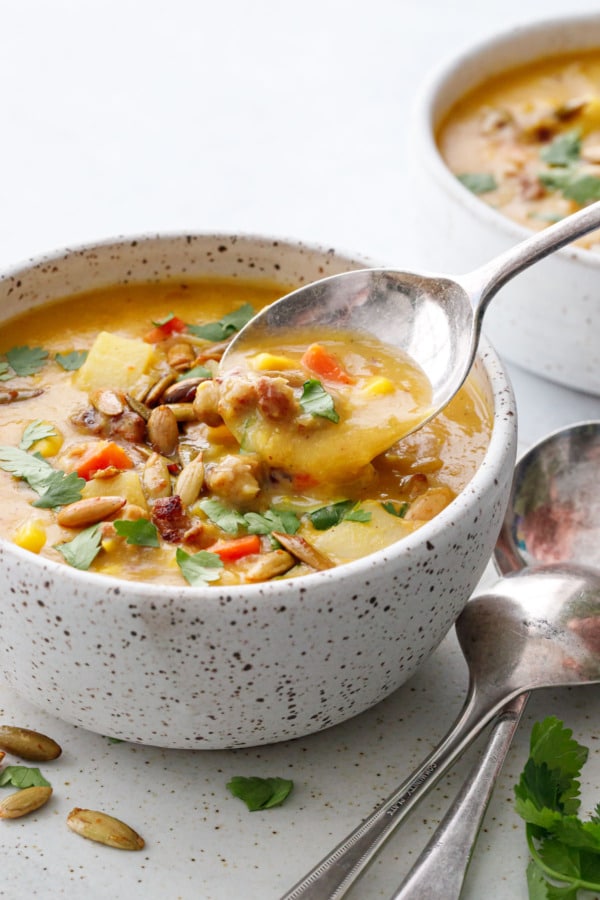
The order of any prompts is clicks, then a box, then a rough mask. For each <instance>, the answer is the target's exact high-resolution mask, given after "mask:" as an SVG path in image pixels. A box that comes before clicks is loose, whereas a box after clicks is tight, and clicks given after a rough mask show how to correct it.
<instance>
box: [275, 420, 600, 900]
mask: <svg viewBox="0 0 600 900" xmlns="http://www.w3.org/2000/svg"><path fill="white" fill-rule="evenodd" d="M599 428H600V426H599V425H597V424H594V423H591V424H589V425H586V426H579V427H578V429H576V430H574V443H573V444H571V450H569V444H568V442H566V443H565V444H564V446H563V450H562V451H561V452H562V454H563V465H562V472H563V474H564V473H565V471H566V470H568V465H569V459H570V458H571V457H570V454H571V452H574V447H575V446H577V447H578V450H577V454H578V456H577V457H576V458H577V459H578V458H580V457H584V458H585V460H586V465H590V464H593V459H594V456H595V454H596V452H597V448H598V446H600V435H599V434H598V430H599ZM575 435H576V437H577V440H575ZM558 445H560V441H558V439H557V446H558ZM584 448H585V450H584ZM559 456H560V454H559ZM542 459H543V457H542V455H541V454H540V455H539V456H537V455H536V454H534V453H533V452H532V453H530V454H528V455H527V457H526V458H525V459H524V460H523V461H522V462H521V464H520V466H519V467H517V477H516V478H515V487H514V488H513V496H512V497H511V506H510V507H509V509H510V510H513V516H511V515H510V512H509V514H507V520H506V522H505V525H504V529H503V537H504V539H505V540H504V541H502V540H501V541H500V543H499V549H498V551H497V554H499V558H500V559H503V557H502V555H501V554H507V558H508V559H510V558H511V554H514V553H516V552H517V550H519V551H520V552H522V553H527V554H529V556H528V557H527V561H528V562H530V561H531V560H532V559H533V558H535V557H534V556H533V555H532V554H533V553H534V547H537V550H536V551H535V552H537V553H539V554H542V553H543V551H542V549H541V547H542V545H545V544H544V540H545V537H546V536H547V534H546V532H545V531H544V525H543V523H544V522H547V521H548V520H549V518H551V517H552V516H554V518H555V519H556V522H557V527H561V526H560V520H561V517H562V516H563V515H564V516H567V515H571V520H572V521H573V522H575V512H574V510H573V505H572V500H573V498H571V499H569V493H570V490H569V489H566V490H563V484H564V478H561V477H558V476H557V480H556V481H555V480H554V477H555V474H556V473H558V472H559V471H560V466H558V465H557V462H556V456H555V455H553V454H552V453H550V452H549V453H548V455H547V458H546V462H547V465H546V466H544V465H543V463H542ZM573 464H574V465H577V463H576V462H575V460H573ZM536 470H537V471H538V472H540V473H541V474H540V476H539V483H538V485H537V486H536V485H535V483H534V478H533V476H532V474H531V473H532V472H535V471H536ZM519 473H520V474H521V475H523V478H522V481H521V480H519V477H518V475H519ZM544 479H545V480H544ZM567 480H568V479H567ZM522 483H524V484H525V485H526V487H525V488H523V493H515V492H516V491H518V490H519V487H518V485H520V484H522ZM594 488H595V485H590V486H589V493H590V494H592V495H593V491H594ZM571 489H572V485H571ZM598 494H600V490H599V491H598ZM526 497H528V498H529V499H527V500H526V499H525V498H526ZM521 501H522V502H521ZM550 502H552V503H553V504H554V505H553V506H552V513H550V512H549V508H550V507H549V504H550ZM569 510H571V511H572V514H571V513H570V512H569ZM584 518H585V517H582V520H583V519H584ZM536 521H538V522H540V525H539V527H538V529H537V531H536V530H535V528H534V524H535V522H536ZM551 545H552V544H551V542H550V543H549V544H548V546H549V547H550V546H551ZM548 552H550V551H548ZM540 558H542V559H544V556H543V555H542V556H541V557H540ZM501 565H502V563H501ZM506 565H508V564H507V563H506ZM509 568H510V567H509ZM512 568H513V571H512V572H511V574H508V575H507V576H506V577H504V578H502V579H501V580H500V581H499V582H498V583H497V584H496V585H495V586H494V587H493V588H492V590H490V591H488V592H486V593H484V594H482V595H481V596H479V597H477V598H475V599H474V600H472V601H471V602H470V603H468V604H467V606H466V607H465V610H464V611H463V613H462V614H461V615H460V617H459V619H458V621H457V626H456V630H457V634H458V638H459V642H460V644H461V648H462V650H463V653H464V656H465V659H466V661H467V664H468V667H469V675H470V685H469V693H468V696H467V700H466V702H465V705H464V707H463V710H462V712H461V714H460V715H459V717H458V719H457V721H456V722H455V724H454V726H453V727H452V729H451V730H450V732H449V733H448V734H447V736H446V737H445V738H444V739H443V740H442V741H441V743H440V744H439V745H438V746H437V747H436V748H435V750H434V751H433V752H432V753H431V755H430V756H429V757H428V758H427V759H426V760H425V762H424V763H423V764H422V765H421V767H420V768H419V769H418V770H417V771H416V772H415V773H414V774H413V775H412V776H411V777H410V778H409V779H408V780H407V781H405V782H404V783H403V784H402V785H401V786H400V787H399V788H398V790H397V791H395V792H394V793H393V794H392V795H391V796H390V797H388V798H387V800H385V801H384V802H383V803H382V804H380V806H379V807H377V809H376V810H375V811H374V812H373V813H372V814H371V815H370V816H369V817H368V818H367V819H365V821H364V822H362V823H361V824H360V825H359V826H358V827H357V828H356V829H355V830H354V831H353V832H352V833H351V834H350V835H349V836H348V837H347V838H346V839H345V840H343V841H342V842H341V843H340V844H339V845H338V846H337V847H336V848H335V849H334V850H333V851H332V852H331V853H330V854H329V855H328V856H326V857H325V858H324V859H323V860H321V862H320V863H318V865H317V866H316V867H315V868H314V869H313V870H312V871H311V872H310V873H309V874H308V875H306V876H305V878H303V879H301V880H300V881H299V882H298V883H297V884H296V885H295V886H294V887H293V888H292V889H291V890H290V891H289V892H288V893H286V894H285V895H284V897H283V898H282V900H300V898H313V900H324V898H327V900H337V898H340V897H343V896H344V895H345V894H346V892H347V890H348V889H349V888H350V887H351V886H352V884H353V883H354V882H355V880H356V879H357V878H358V876H359V875H360V874H361V873H362V872H363V871H364V869H365V868H366V866H367V865H368V864H369V862H370V861H371V860H372V859H373V857H374V856H375V855H376V853H377V852H378V850H379V849H380V848H381V846H382V845H383V843H384V842H385V841H386V840H387V838H388V837H389V836H390V834H392V832H393V831H394V830H395V829H396V828H397V827H398V825H399V824H400V822H401V821H402V820H403V819H404V817H405V816H406V815H407V813H408V812H409V811H410V810H411V809H412V808H413V806H415V804H416V803H417V801H418V800H419V799H420V798H421V797H422V796H423V794H424V793H425V792H426V791H427V790H428V789H429V787H431V786H433V784H435V783H436V782H437V781H438V779H439V778H440V777H441V775H442V774H443V773H444V772H445V771H446V770H447V769H448V767H449V766H450V765H451V764H452V763H453V762H454V761H455V760H456V759H457V758H458V756H459V755H460V753H461V752H462V751H463V750H464V749H465V747H466V746H467V745H468V744H469V743H470V741H471V740H473V738H474V737H476V736H477V735H478V734H479V733H480V732H481V731H482V730H483V728H484V727H485V725H487V724H488V723H489V722H490V721H492V719H494V718H495V717H496V716H497V715H498V714H499V713H501V712H502V710H503V708H504V707H505V705H506V703H507V702H511V701H515V700H516V698H518V697H520V696H521V695H522V694H526V693H527V692H529V691H531V690H534V689H536V688H541V687H549V686H567V685H578V684H589V683H596V682H599V681H600V571H596V570H594V569H591V568H588V567H585V566H581V565H578V564H569V565H566V564H565V565H561V564H546V565H541V566H530V567H529V568H526V569H523V570H522V571H519V566H517V565H516V563H515V564H514V565H513V567H512ZM517 702H518V701H517ZM523 705H524V704H523ZM505 715H507V716H509V718H510V717H512V718H513V721H514V725H515V727H516V721H518V715H519V706H518V705H517V706H516V707H513V709H512V711H509V712H508V713H505ZM515 720H516V721H515ZM513 731H514V729H513ZM446 875H447V873H445V876H446ZM445 882H446V877H445V878H444V883H445ZM461 883H462V879H461ZM438 884H439V882H438ZM445 889H446V884H445ZM407 896H409V895H407ZM414 896H418V897H423V896H426V894H424V893H423V892H422V891H421V892H417V893H415V894H414ZM448 896H451V895H448Z"/></svg>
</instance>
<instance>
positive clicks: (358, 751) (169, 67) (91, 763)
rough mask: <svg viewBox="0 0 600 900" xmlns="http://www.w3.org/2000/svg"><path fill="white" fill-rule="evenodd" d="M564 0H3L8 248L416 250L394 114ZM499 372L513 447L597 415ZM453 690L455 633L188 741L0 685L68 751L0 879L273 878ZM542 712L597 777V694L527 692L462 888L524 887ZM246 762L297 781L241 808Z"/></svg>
mask: <svg viewBox="0 0 600 900" xmlns="http://www.w3.org/2000/svg"><path fill="white" fill-rule="evenodd" d="M569 6H570V4H567V3H566V2H564V0H563V2H560V0H543V2H542V0H529V2H528V3H527V4H524V3H523V2H521V0H502V2H500V0H491V2H488V3H481V2H475V0H462V2H461V0H457V2H456V3H448V2H447V0H421V2H420V3H417V2H416V0H413V2H409V0H370V2H369V3H360V4H359V3H358V2H356V0H345V2H342V0H339V2H338V0H303V2H301V3H297V4H289V3H285V2H281V0H279V2H275V0H255V2H253V3H246V2H243V0H229V2H227V3H225V2H221V3H219V2H213V3H210V4H209V3H208V2H206V0H169V2H158V0H145V2H144V3H143V4H142V3H139V2H137V0H102V2H99V0H97V2H86V0H54V2H53V3H48V2H47V0H4V2H3V3H2V4H1V5H0V27H1V29H2V37H3V40H2V52H1V53H0V83H1V84H2V107H1V108H2V126H3V127H2V132H1V133H2V139H1V141H0V162H1V170H0V171H1V175H0V208H1V209H2V217H1V219H0V267H6V266H9V265H12V264H13V263H16V262H20V261H21V260H23V259H25V258H28V257H30V256H33V255H36V254H37V253H40V252H44V251H49V250H52V249H56V248H58V247H61V246H64V245H72V244H78V243H81V242H86V241H92V240H95V239H100V238H105V237H109V236H114V235H117V234H131V233H144V232H154V231H164V230H169V231H180V230H181V231H184V230H185V231H188V230H198V231H219V230H222V231H228V232H240V231H242V232H255V233H263V234H269V235H277V236H280V237H292V238H300V239H304V240H308V241H310V242H315V243H321V244H325V245H327V246H334V247H336V248H338V249H345V250H351V251H354V252H357V253H360V254H365V255H367V256H371V257H373V258H375V259H379V260H385V261H388V262H390V263H393V264H397V265H402V266H405V267H408V268H410V265H411V235H410V228H408V227H407V220H408V218H409V217H408V216H407V210H409V209H410V204H411V203H413V202H418V198H415V197H413V196H412V194H411V184H410V179H409V178H408V176H407V161H408V158H409V149H410V148H409V147H408V146H407V141H406V129H407V120H408V115H409V110H410V107H411V103H412V100H413V97H414V94H415V91H416V89H417V87H418V85H419V83H420V82H421V80H422V79H423V77H424V76H425V75H426V73H427V72H428V70H429V69H430V68H431V67H432V66H434V65H435V64H436V63H437V61H438V60H440V59H441V58H442V57H444V56H446V55H448V53H449V52H451V51H452V49H453V48H458V47H460V46H463V45H466V44H468V43H470V42H471V41H472V40H474V39H476V38H478V37H482V36H485V35H488V34H491V33H493V32H494V31H495V30H498V29H504V28H506V27H507V26H509V25H511V24H513V23H514V24H516V23H519V22H525V21H528V20H530V19H532V18H534V17H536V16H539V17H541V16H545V15H555V14H559V13H561V12H562V11H566V10H567V8H568V7H569ZM596 7H597V4H596V3H595V2H591V0H590V2H579V3H578V4H577V7H576V8H577V9H578V10H581V11H585V10H594V9H595V8H596ZM430 268H432V269H434V268H435V257H434V248H432V259H431V265H430ZM510 372H511V375H512V378H513V382H514V386H515V390H516V394H517V400H518V406H519V422H520V447H521V449H522V450H523V449H525V448H527V447H528V446H529V445H530V444H531V443H532V442H533V441H535V440H537V439H539V438H540V437H542V436H543V435H544V434H546V433H547V432H548V431H550V430H553V429H555V428H558V427H560V426H562V425H565V424H568V423H571V422H574V421H577V420H580V419H584V418H600V398H596V397H589V396H584V395H581V394H577V393H575V392H574V391H571V390H568V389H563V388H560V387H558V386H556V385H552V384H550V383H547V382H544V381H542V380H540V379H538V378H536V377H535V376H533V375H529V374H527V373H525V372H523V371H520V370H518V369H516V368H515V367H513V366H510ZM488 577H489V575H488ZM0 627H1V622H0ZM465 690H466V669H465V665H464V662H463V660H462V657H461V655H460V652H459V650H458V647H457V645H456V641H455V638H454V635H453V634H451V635H449V637H448V638H447V639H446V640H445V641H444V643H443V644H442V645H441V647H440V648H439V649H438V650H437V651H436V653H435V654H434V655H433V657H432V658H431V659H430V660H429V661H428V662H427V663H426V664H425V665H424V666H423V668H422V669H421V670H420V672H419V673H417V675H416V676H414V677H413V679H412V680H411V681H410V682H409V683H408V684H407V685H405V686H404V687H403V688H401V689H400V690H399V691H397V692H396V693H395V694H394V695H393V696H391V697H390V698H388V699H387V700H386V701H384V702H383V703H381V704H380V705H379V706H377V707H376V708H374V709H372V710H370V711H368V712H366V713H364V714H363V715H361V716H359V717H357V718H355V719H354V720H352V721H349V722H346V723H345V724H342V725H339V726H337V727H335V728H332V729H330V730H328V731H325V732H322V733H321V734H318V735H313V736H312V737H309V738H306V739H302V740H297V741H294V742H288V743H284V744H279V745H272V746H267V747H261V748H257V749H250V750H236V751H198V752H187V751H186V752H184V751H172V750H171V751H166V750H165V751H162V750H160V749H155V748H154V749H153V748H147V747H143V746H134V745H129V744H111V743H109V742H108V741H107V740H106V739H105V738H103V737H102V736H99V735H95V734H91V733H89V732H85V731H83V730H80V729H77V728H74V727H72V726H70V725H67V724H64V723H62V722H60V721H58V720H56V719H54V718H51V717H49V716H47V715H46V714H45V713H44V712H43V711H42V710H38V709H35V708H34V707H32V706H30V705H29V704H28V703H26V702H24V701H22V700H20V699H19V698H18V697H17V696H15V695H14V694H13V692H12V691H8V690H7V689H6V688H5V687H2V686H1V685H0V721H2V722H12V723H17V724H21V725H24V726H28V727H32V728H37V729H39V730H42V731H45V732H47V733H49V734H51V735H52V736H53V737H54V738H55V739H57V740H58V741H59V742H60V743H61V744H62V746H63V748H64V753H63V756H62V757H61V759H60V760H59V761H58V762H56V763H54V764H47V765H45V766H43V768H44V770H45V771H46V772H47V774H48V775H49V776H50V777H51V780H52V782H53V784H54V788H55V796H54V798H53V800H52V804H51V806H50V807H48V808H46V809H45V810H44V811H43V812H40V813H39V814H34V815H33V816H30V817H29V818H25V819H22V820H16V821H12V822H3V823H2V824H1V825H0V846H1V847H2V864H1V875H0V896H2V897H7V898H17V897H23V896H35V897H43V898H54V897H67V898H80V897H81V898H86V900H96V898H98V900H100V898H107V897H111V898H112V897H130V898H137V897H143V898H145V900H159V898H160V900H176V898H182V900H188V898H189V900H191V898H194V900H238V898H239V900H268V898H273V900H275V898H277V897H278V896H279V895H280V894H281V893H283V892H284V890H285V889H287V888H288V887H289V886H290V885H291V884H293V883H294V882H295V881H296V880H297V879H298V878H299V877H300V876H301V875H303V874H304V873H305V871H306V870H307V869H309V868H310V867H311V866H312V864H313V863H315V862H316V861H317V860H318V859H319V858H320V857H321V856H322V855H323V853H324V852H325V851H327V850H329V849H330V848H331V847H332V846H333V845H335V844H336V843H337V842H338V841H339V840H340V839H341V838H342V837H343V836H344V835H345V834H346V833H347V832H348V831H349V830H350V829H351V828H353V827H354V826H355V825H356V824H357V823H358V822H359V820H360V819H361V818H362V817H364V816H365V815H367V814H368V813H369V812H370V811H371V810H372V808H373V807H374V806H375V805H376V803H377V802H378V801H379V800H380V799H382V798H384V797H385V796H387V794H389V793H390V792H391V791H392V790H393V789H394V788H395V787H396V786H397V785H398V784H399V782H400V781H402V780H403V779H404V778H405V777H406V776H407V775H408V774H409V773H410V771H411V770H412V769H413V768H414V767H415V765H416V764H417V763H418V762H420V760H421V759H422V758H423V757H424V756H425V754H426V753H427V752H428V751H429V750H430V749H431V747H432V746H433V745H434V743H436V742H437V741H438V740H439V739H440V738H441V737H442V735H443V734H444V732H445V731H446V729H447V728H448V726H449V725H450V723H451V721H452V720H453V718H454V716H455V714H456V713H457V712H458V709H459V707H460V705H461V703H462V700H463V698H464V695H465ZM548 714H556V715H558V716H559V717H561V718H563V719H564V721H565V722H566V723H567V724H568V725H569V726H570V727H572V728H573V730H574V732H575V735H576V737H577V738H578V739H580V740H581V741H582V742H583V743H586V744H588V746H590V747H591V749H592V753H591V757H590V761H589V762H588V764H587V766H586V769H585V770H584V779H583V791H584V799H585V800H586V801H587V808H586V813H587V812H589V811H590V810H591V808H592V807H593V805H595V803H596V802H597V800H598V799H599V795H600V754H599V753H598V749H597V747H598V737H599V728H598V722H599V721H600V692H599V691H597V690H594V689H593V688H589V689H578V690H576V691H554V692H552V691H545V692H539V693H538V694H537V695H536V696H535V697H534V698H533V699H532V700H531V702H530V704H529V706H528V708H527V712H526V715H525V718H524V721H523V723H522V725H521V727H520V729H519V732H518V735H517V738H516V740H515V742H514V745H513V747H512V749H511V753H510V756H509V759H508V761H507V764H506V767H505V770H504V773H503V775H502V777H501V779H500V782H499V784H498V787H497V790H496V792H495V795H494V799H493V802H492V805H491V807H490V810H489V812H488V816H487V818H486V822H485V825H484V830H483V832H482V834H481V836H480V840H479V843H478V845H477V848H476V852H475V856H474V859H473V862H472V865H471V868H470V871H469V874H468V880H467V884H466V886H465V891H464V896H465V898H472V900H480V898H483V897H486V898H501V900H504V898H506V900H508V898H511V900H513V898H516V900H520V898H525V897H526V893H527V892H526V886H525V866H526V858H527V852H526V845H525V839H524V833H523V828H522V826H521V823H520V821H519V820H518V819H517V817H516V815H515V813H514V811H513V803H512V786H513V784H514V782H515V780H516V778H517V776H518V773H519V771H520V769H521V767H522V766H523V764H524V762H525V759H526V756H527V746H528V739H529V732H530V729H531V725H532V723H533V722H534V721H535V720H537V719H539V718H543V717H544V716H545V715H548ZM476 755H477V748H474V749H473V750H471V751H469V753H468V754H467V755H466V756H465V757H464V758H463V760H461V761H460V763H459V764H458V765H457V767H456V768H455V770H454V771H453V773H451V775H450V776H448V777H447V778H445V779H443V781H442V784H441V786H440V787H438V788H436V789H435V790H434V791H433V792H432V793H431V795H430V796H429V797H428V798H426V800H425V801H424V802H423V803H422V804H421V805H420V806H419V807H418V808H417V809H416V811H414V812H413V814H412V815H411V818H410V819H409V820H408V821H407V823H405V825H404V826H403V827H402V828H401V829H400V831H399V832H398V833H397V834H396V835H395V836H394V838H393V839H392V840H391V841H390V843H389V846H387V847H386V848H385V850H384V851H383V852H382V854H381V856H380V857H379V858H378V860H377V861H376V862H375V864H374V865H373V866H372V867H371V868H370V869H369V871H368V872H367V873H366V875H365V876H364V878H363V879H362V880H361V881H360V882H359V884H357V886H356V887H355V889H354V890H353V891H352V894H351V896H352V897H354V898H363V900H370V898H381V897H383V898H388V897H389V896H390V895H391V893H392V892H393V890H394V888H395V887H396V886H397V884H398V882H399V881H400V880H401V877H402V875H403V874H404V873H405V872H406V870H407V868H408V866H409V865H410V862H411V860H412V859H414V857H415V855H416V854H417V853H418V851H419V850H420V849H421V847H422V846H423V845H424V843H425V841H426V839H427V838H428V836H429V835H430V833H431V831H432V830H433V828H434V827H435V825H436V823H437V821H439V818H440V816H441V815H442V814H443V812H444V810H445V808H446V806H447V803H448V801H449V798H450V797H451V796H452V795H453V793H454V792H455V790H456V789H457V788H458V786H459V784H460V783H461V779H462V778H463V777H464V776H465V774H466V773H467V771H468V766H469V764H471V763H472V762H473V760H474V759H475V758H476ZM236 774H241V775H264V776H269V775H274V774H277V775H282V776H287V777H291V778H293V779H294V781H295V785H296V787H295V791H294V793H293V795H292V797H291V798H290V799H289V801H288V802H287V803H286V805H285V806H283V807H281V808H278V809H274V810H271V811H268V812H264V813H252V814H250V813H248V812H247V811H246V809H245V807H244V806H243V805H242V804H241V803H240V801H238V800H236V799H234V798H233V797H232V796H231V795H230V794H229V793H228V791H227V790H226V788H225V784H226V782H227V781H228V779H229V778H230V777H231V776H232V775H236ZM75 805H78V806H87V807H91V808H101V809H106V810H107V811H110V812H113V813H114V814H116V815H119V816H120V817H121V818H123V819H125V820H126V821H128V822H129V823H131V824H132V825H133V826H135V827H137V828H138V830H139V831H140V832H141V833H142V834H143V835H144V837H145V838H146V841H147V848H146V850H144V851H143V852H142V853H135V854H133V853H132V854H128V853H119V852H118V851H113V850H110V849H108V848H105V847H102V846H100V845H96V844H93V843H91V842H88V841H83V840H81V839H80V838H78V837H77V836H76V835H73V834H72V833H71V832H70V831H68V829H67V828H66V825H65V817H66V814H67V813H68V811H69V810H70V809H71V808H72V807H73V806H75ZM436 896H440V897H443V896H444V893H443V887H442V886H440V889H439V893H438V894H436ZM324 900H325V898H324Z"/></svg>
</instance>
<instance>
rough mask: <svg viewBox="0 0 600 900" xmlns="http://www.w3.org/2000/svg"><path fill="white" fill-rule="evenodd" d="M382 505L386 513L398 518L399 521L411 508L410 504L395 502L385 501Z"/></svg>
mask: <svg viewBox="0 0 600 900" xmlns="http://www.w3.org/2000/svg"><path fill="white" fill-rule="evenodd" d="M381 505H382V506H383V508H384V509H385V511H386V513H389V514H390V516H396V518H398V519H403V518H404V516H405V515H406V513H407V512H408V510H409V507H410V503H406V502H405V503H395V502H394V501H393V500H384V501H382V503H381Z"/></svg>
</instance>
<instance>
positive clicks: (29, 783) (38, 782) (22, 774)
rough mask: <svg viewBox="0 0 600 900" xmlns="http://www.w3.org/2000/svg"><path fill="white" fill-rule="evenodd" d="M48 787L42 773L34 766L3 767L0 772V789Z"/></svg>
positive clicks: (48, 784)
mask: <svg viewBox="0 0 600 900" xmlns="http://www.w3.org/2000/svg"><path fill="white" fill-rule="evenodd" d="M9 786H11V787H16V788H20V789H21V790H22V789H23V788H28V787H50V782H49V781H46V779H45V778H44V776H43V775H42V773H41V772H40V770H39V769H38V768H37V767H34V766H5V767H4V768H3V769H2V770H0V787H9Z"/></svg>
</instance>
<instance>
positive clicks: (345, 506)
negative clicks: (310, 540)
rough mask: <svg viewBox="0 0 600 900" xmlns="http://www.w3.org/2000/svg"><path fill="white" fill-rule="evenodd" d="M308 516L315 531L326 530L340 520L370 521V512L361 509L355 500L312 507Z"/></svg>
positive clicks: (337, 523)
mask: <svg viewBox="0 0 600 900" xmlns="http://www.w3.org/2000/svg"><path fill="white" fill-rule="evenodd" d="M308 518H309V519H310V521H311V523H312V525H313V527H314V528H316V529H317V531H327V529H328V528H333V527H334V525H339V524H340V522H370V521H371V513H370V512H368V511H367V510H366V509H362V508H361V506H360V504H359V503H358V501H357V500H339V501H338V502H337V503H329V504H328V505H327V506H320V507H319V508H318V509H314V510H313V511H312V512H310V513H308Z"/></svg>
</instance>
